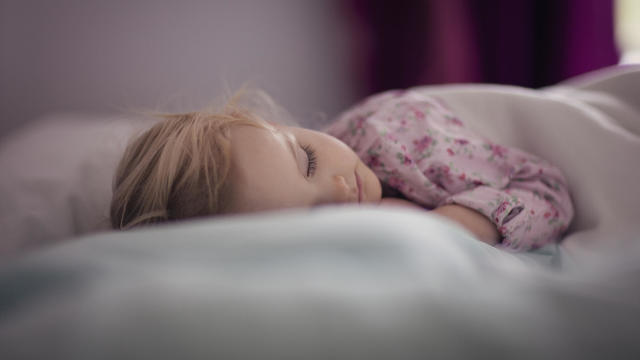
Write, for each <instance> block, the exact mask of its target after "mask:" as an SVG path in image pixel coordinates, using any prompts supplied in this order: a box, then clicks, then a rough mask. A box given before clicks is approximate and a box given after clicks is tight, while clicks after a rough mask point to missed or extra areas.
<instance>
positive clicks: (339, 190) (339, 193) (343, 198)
mask: <svg viewBox="0 0 640 360" xmlns="http://www.w3.org/2000/svg"><path fill="white" fill-rule="evenodd" d="M333 183H334V187H335V194H336V195H335V200H336V202H348V201H351V200H352V199H354V195H355V199H357V198H358V193H357V191H358V190H357V189H356V188H355V187H353V186H349V181H347V179H346V178H345V177H344V176H343V175H335V176H334V177H333Z"/></svg>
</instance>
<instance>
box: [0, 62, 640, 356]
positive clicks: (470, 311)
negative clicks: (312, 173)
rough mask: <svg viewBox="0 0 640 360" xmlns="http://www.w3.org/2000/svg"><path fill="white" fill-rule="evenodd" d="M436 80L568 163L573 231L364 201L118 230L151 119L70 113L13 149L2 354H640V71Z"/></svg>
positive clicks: (1, 154) (6, 201)
mask: <svg viewBox="0 0 640 360" xmlns="http://www.w3.org/2000/svg"><path fill="white" fill-rule="evenodd" d="M419 90H420V91H424V92H426V93H430V94H432V95H434V96H438V97H440V98H442V99H443V100H445V101H446V102H447V103H448V104H449V106H450V107H451V108H452V109H453V111H454V112H456V113H457V114H458V115H459V116H460V117H461V118H463V119H464V120H465V121H466V122H467V123H468V124H469V125H470V126H472V127H474V128H475V129H476V130H477V131H479V132H481V133H483V134H484V135H486V136H487V137H489V138H491V139H492V140H494V141H496V142H499V143H505V144H509V145H514V146H518V147H521V148H523V149H525V150H528V151H531V152H533V153H535V154H538V155H540V156H542V157H545V158H547V159H550V160H551V161H552V162H554V163H555V164H557V165H558V166H560V167H561V168H562V169H563V170H564V171H565V173H566V175H567V179H568V181H569V184H570V188H571V190H572V196H573V199H574V204H575V207H576V217H575V220H574V222H573V224H572V225H571V228H570V231H569V232H568V234H567V236H566V237H565V239H564V240H563V241H562V242H561V243H560V245H554V246H548V247H545V248H542V249H539V250H538V251H536V252H532V253H525V254H512V253H508V252H505V251H501V250H498V249H495V248H492V247H490V246H488V245H486V244H483V243H481V242H479V241H476V240H475V239H473V237H472V236H471V235H470V234H469V233H467V232H465V231H464V230H463V229H461V228H459V227H457V226H455V225H454V224H452V223H449V222H447V221H444V220H443V219H441V218H438V217H437V216H435V215H431V214H429V213H425V212H417V211H412V210H409V209H395V208H394V209H386V208H374V207H353V206H340V207H325V208H320V209H314V210H309V211H280V212H272V213H268V214H257V215H256V214H254V215H246V216H235V217H218V218H214V219H200V220H195V221H188V222H183V223H179V224H171V225H162V226H157V227H152V228H146V229H139V230H135V231H129V232H112V231H109V230H108V229H107V221H106V220H107V217H106V214H107V206H108V201H109V196H110V182H111V174H112V172H113V168H114V166H115V163H116V162H117V159H118V157H119V154H120V153H121V151H122V149H123V148H124V146H125V145H126V141H127V139H128V138H129V137H130V136H131V135H132V134H134V133H136V132H138V131H141V130H142V129H144V128H145V127H146V126H148V123H146V122H144V121H133V120H132V119H131V118H130V117H122V116H119V117H113V116H96V115H86V114H58V115H52V116H51V117H49V118H46V119H42V120H41V121H39V122H37V123H35V124H34V125H32V126H30V127H28V128H25V129H23V130H22V131H20V132H17V133H14V134H12V135H11V136H10V137H7V138H5V139H3V142H2V145H1V147H0V168H1V169H3V172H2V175H1V178H0V196H1V198H2V200H3V201H2V204H0V225H1V229H2V242H1V243H0V252H1V253H2V257H1V258H0V261H1V262H2V265H0V349H2V354H3V359H13V358H40V357H44V356H46V357H50V358H64V359H76V358H77V359H87V358H91V359H94V358H95V359H98V358H116V357H118V358H136V359H139V358H154V359H156V358H208V359H209V358H225V359H226V358H229V359H230V358H266V359H288V358H291V359H301V358H302V359H326V358H333V359H353V358H368V359H383V358H384V359H388V358H398V359H414V358H415V359H418V358H419V359H422V358H425V357H433V358H470V357H475V358H489V357H493V358H509V359H510V358H518V359H521V358H524V359H526V358H532V359H533V358H536V359H537V358H563V359H565V358H578V357H581V358H602V357H605V356H606V357H611V358H638V357H639V356H640V340H638V338H639V335H640V325H639V321H638V320H639V319H640V221H638V215H639V214H640V201H639V200H640V196H639V195H640V190H638V184H639V183H640V161H639V160H638V158H640V97H639V96H638V95H637V93H638V90H640V66H626V67H614V68H608V69H604V70H601V71H597V72H594V73H590V74H587V75H584V76H582V77H579V78H575V79H571V80H569V81H567V82H564V83H561V84H558V85H556V86H552V87H549V88H544V89H539V90H530V89H522V88H517V87H508V86H498V85H446V86H428V87H421V88H419ZM89 120H91V121H89Z"/></svg>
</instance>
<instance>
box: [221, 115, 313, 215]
mask: <svg viewBox="0 0 640 360" xmlns="http://www.w3.org/2000/svg"><path fill="white" fill-rule="evenodd" d="M301 180H302V179H301V174H300V172H299V168H298V166H297V165H296V161H295V159H294V157H293V155H292V153H291V150H290V143H289V141H288V140H287V137H286V135H285V134H283V133H281V132H279V131H277V130H276V129H270V128H257V127H251V126H237V127H234V128H232V129H231V173H230V181H231V183H232V186H231V187H232V188H233V189H234V190H233V191H234V194H233V196H232V198H233V200H232V203H233V204H232V206H231V207H232V208H235V209H236V210H237V211H239V212H245V211H257V210H266V209H274V208H283V207H290V206H296V205H300V204H298V202H299V201H300V200H301V198H302V197H301V196H300V195H301V191H300V185H301V182H300V181H301Z"/></svg>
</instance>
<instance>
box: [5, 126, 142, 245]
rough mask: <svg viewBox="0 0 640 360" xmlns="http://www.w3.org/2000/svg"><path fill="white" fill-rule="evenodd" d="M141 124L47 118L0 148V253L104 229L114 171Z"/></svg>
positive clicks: (7, 139) (16, 134) (106, 225)
mask: <svg viewBox="0 0 640 360" xmlns="http://www.w3.org/2000/svg"><path fill="white" fill-rule="evenodd" d="M146 126H148V122H146V121H142V120H140V121H137V120H135V119H129V118H118V117H108V116H102V117H100V116H96V115H80V114H67V115H65V114H60V115H55V116H50V117H46V118H43V119H40V120H39V121H36V122H34V123H33V124H32V125H30V126H28V127H26V128H24V129H22V130H20V131H18V132H17V133H15V134H12V135H11V136H9V137H7V138H5V139H4V141H3V143H2V144H1V145H0V169H2V170H1V175H0V198H1V199H2V202H0V228H2V241H1V242H0V254H4V255H7V254H15V253H17V252H21V251H24V250H26V249H31V248H34V247H37V246H41V245H44V244H51V243H54V242H57V241H60V240H61V239H64V238H67V237H70V236H73V235H77V234H83V233H87V232H90V231H94V230H99V229H106V228H108V227H109V223H108V218H109V217H108V206H109V202H110V199H111V182H112V178H113V172H114V169H115V167H116V165H117V162H118V161H119V159H120V156H121V154H122V152H123V150H124V147H125V146H126V144H127V141H128V139H129V138H130V136H131V135H133V134H134V133H136V132H137V131H140V130H142V129H143V128H145V127H146Z"/></svg>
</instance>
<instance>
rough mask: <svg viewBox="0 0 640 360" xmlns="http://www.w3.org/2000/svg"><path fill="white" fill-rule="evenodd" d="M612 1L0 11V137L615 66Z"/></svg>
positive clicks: (285, 2) (533, 81) (126, 2)
mask: <svg viewBox="0 0 640 360" xmlns="http://www.w3.org/2000/svg"><path fill="white" fill-rule="evenodd" d="M613 9H614V1H613V0H518V1H512V0H447V1H444V0H395V1H388V0H314V1H311V0H309V1H305V0H228V1H223V0H109V1H99V0H56V1H49V0H0V101H1V103H0V136H1V135H2V134H5V133H7V132H8V131H10V130H11V129H14V128H17V127H18V126H20V125H23V124H25V123H27V122H29V121H31V120H32V119H35V118H37V117H39V116H42V115H44V114H49V113H53V112H68V111H76V112H78V111H81V112H88V113H104V112H108V113H113V112H119V111H122V110H130V109H162V110H169V111H179V110H187V109H194V108H198V107H200V106H203V105H205V104H207V103H208V102H209V101H210V100H211V99H213V98H215V97H216V96H218V95H221V94H222V93H223V92H224V90H225V88H226V87H229V88H231V89H233V88H235V87H237V86H238V85H240V84H242V83H243V82H245V81H250V82H252V83H253V84H255V85H258V86H260V87H263V88H264V89H266V90H267V91H268V92H270V93H271V94H272V95H273V96H274V97H275V98H276V100H278V101H279V102H281V103H282V104H283V105H285V107H287V108H288V109H289V110H290V111H291V112H292V113H293V114H294V116H296V117H298V118H300V119H302V121H303V122H306V121H305V119H308V118H311V117H312V116H313V114H315V113H317V112H322V113H324V114H326V115H327V116H328V117H332V116H334V115H335V114H336V113H338V112H339V111H340V110H341V109H344V108H345V107H346V106H348V105H349V104H351V103H353V102H354V101H355V100H357V99H359V98H360V97H362V96H365V95H367V94H370V93H372V92H376V91H381V90H385V89H389V88H397V87H408V86H413V85H420V84H440V83H450V82H491V83H502V84H512V85H520V86H529V87H539V86H545V85H549V84H553V83H555V82H558V81H560V80H563V79H565V78H567V77H570V76H574V75H577V74H580V73H583V72H586V71H590V70H594V69H597V68H600V67H604V66H608V65H612V64H615V63H616V62H617V61H618V58H619V56H618V51H617V47H616V43H615V39H614V26H613V24H614V16H613V13H614V12H613Z"/></svg>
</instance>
